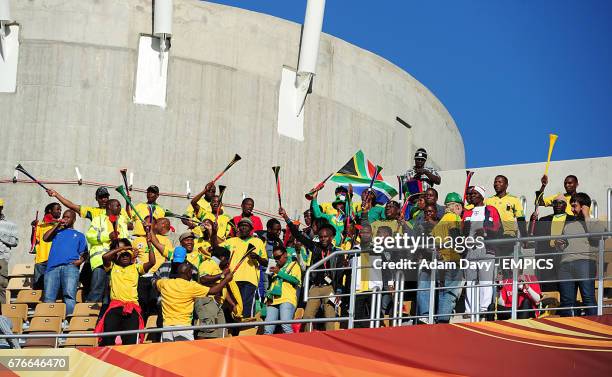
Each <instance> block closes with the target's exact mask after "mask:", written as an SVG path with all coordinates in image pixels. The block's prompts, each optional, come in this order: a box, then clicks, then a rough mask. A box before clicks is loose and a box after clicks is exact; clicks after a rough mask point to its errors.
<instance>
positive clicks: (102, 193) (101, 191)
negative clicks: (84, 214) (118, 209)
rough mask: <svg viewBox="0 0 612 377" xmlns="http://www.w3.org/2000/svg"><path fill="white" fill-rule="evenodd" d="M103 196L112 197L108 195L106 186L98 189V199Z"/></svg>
mask: <svg viewBox="0 0 612 377" xmlns="http://www.w3.org/2000/svg"><path fill="white" fill-rule="evenodd" d="M102 196H110V194H109V193H108V189H107V188H106V187H104V186H102V187H98V189H97V190H96V198H100V197H102Z"/></svg>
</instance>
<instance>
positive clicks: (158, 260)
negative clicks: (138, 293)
mask: <svg viewBox="0 0 612 377" xmlns="http://www.w3.org/2000/svg"><path fill="white" fill-rule="evenodd" d="M157 239H158V240H159V242H161V243H162V244H163V245H164V249H168V250H172V248H173V246H172V241H170V239H169V238H168V237H166V236H162V235H158V236H157ZM132 246H133V247H134V248H136V249H138V255H137V257H136V258H137V260H138V263H142V264H145V263H147V262H148V261H149V249H148V247H147V237H144V236H140V237H136V238H134V240H133V241H132ZM151 247H152V248H153V252H154V253H155V264H154V265H153V267H151V269H150V270H149V272H148V273H149V274H153V273H155V271H157V270H158V269H159V267H160V266H161V265H162V264H163V263H164V262H165V261H166V256H164V255H163V254H162V253H160V252H159V251H158V250H157V249H156V248H155V246H153V245H151ZM166 255H167V254H166Z"/></svg>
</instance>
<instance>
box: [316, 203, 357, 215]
mask: <svg viewBox="0 0 612 377" xmlns="http://www.w3.org/2000/svg"><path fill="white" fill-rule="evenodd" d="M319 205H320V206H321V208H322V211H321V212H323V213H326V214H328V215H332V216H336V215H337V214H338V211H337V210H336V209H335V208H334V207H333V206H332V203H330V202H326V203H319ZM351 207H352V208H353V213H357V212H361V203H351Z"/></svg>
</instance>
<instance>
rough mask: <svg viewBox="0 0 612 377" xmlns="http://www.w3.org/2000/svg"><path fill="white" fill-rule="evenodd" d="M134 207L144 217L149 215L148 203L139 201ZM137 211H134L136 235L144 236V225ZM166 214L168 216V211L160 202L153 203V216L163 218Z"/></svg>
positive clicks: (133, 219)
mask: <svg viewBox="0 0 612 377" xmlns="http://www.w3.org/2000/svg"><path fill="white" fill-rule="evenodd" d="M134 208H136V212H138V214H139V215H140V216H141V217H142V218H143V219H144V218H145V217H147V216H149V205H148V204H147V203H138V204H136V206H135V207H134ZM136 212H134V211H132V222H133V223H134V235H135V236H144V235H145V230H144V226H143V225H142V223H141V222H140V220H138V216H137V215H136ZM164 216H166V211H165V210H164V209H163V208H162V207H160V206H159V205H158V204H154V205H153V218H155V219H161V218H162V217H164Z"/></svg>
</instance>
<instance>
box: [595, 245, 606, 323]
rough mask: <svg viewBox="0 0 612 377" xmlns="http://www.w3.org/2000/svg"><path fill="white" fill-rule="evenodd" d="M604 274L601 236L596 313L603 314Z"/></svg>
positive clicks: (598, 254)
mask: <svg viewBox="0 0 612 377" xmlns="http://www.w3.org/2000/svg"><path fill="white" fill-rule="evenodd" d="M604 274H605V271H604V239H603V237H601V238H600V239H599V247H598V253H597V283H598V285H599V287H598V289H597V315H603V294H604Z"/></svg>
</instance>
